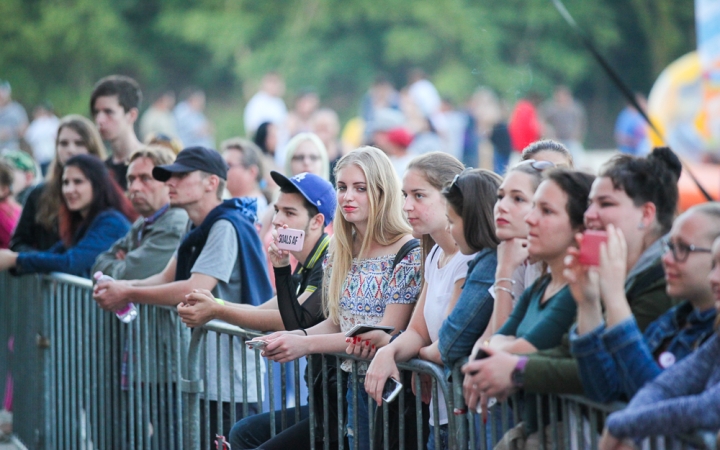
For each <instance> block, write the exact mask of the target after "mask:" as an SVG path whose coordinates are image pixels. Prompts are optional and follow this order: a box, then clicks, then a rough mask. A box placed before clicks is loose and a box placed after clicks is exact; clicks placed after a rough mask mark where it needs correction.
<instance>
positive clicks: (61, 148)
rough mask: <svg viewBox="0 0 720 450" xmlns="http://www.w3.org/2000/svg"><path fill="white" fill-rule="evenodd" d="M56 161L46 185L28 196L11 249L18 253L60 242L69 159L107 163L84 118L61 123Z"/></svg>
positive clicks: (94, 131) (93, 130)
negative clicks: (85, 158) (80, 157)
mask: <svg viewBox="0 0 720 450" xmlns="http://www.w3.org/2000/svg"><path fill="white" fill-rule="evenodd" d="M55 142H56V143H55V159H54V160H53V162H52V163H51V164H50V168H49V170H48V176H47V178H46V179H45V182H44V183H41V184H39V185H38V186H36V187H35V188H34V189H33V190H32V192H30V195H29V196H28V198H27V200H26V202H25V206H24V208H23V211H22V215H21V216H20V222H19V223H18V226H17V228H16V229H15V234H13V237H12V240H11V241H10V248H11V249H12V250H14V251H16V252H26V251H37V250H40V251H43V250H47V249H49V248H50V247H52V246H53V244H55V243H56V242H57V241H59V240H60V235H59V232H58V214H59V212H60V204H61V203H62V194H61V191H62V173H63V167H64V166H65V163H66V162H67V160H69V159H70V158H72V157H73V156H75V155H80V154H90V155H95V156H96V157H98V158H100V159H102V160H105V158H106V156H107V154H106V153H105V145H103V142H102V139H101V138H100V134H99V133H98V131H97V129H96V128H95V126H94V125H93V124H92V122H90V121H89V120H88V119H86V118H85V117H82V116H80V115H76V114H72V115H69V116H65V117H63V118H62V119H61V120H60V126H59V127H58V135H57V138H56V141H55Z"/></svg>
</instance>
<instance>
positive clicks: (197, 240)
mask: <svg viewBox="0 0 720 450" xmlns="http://www.w3.org/2000/svg"><path fill="white" fill-rule="evenodd" d="M152 173H153V177H154V178H155V179H157V180H160V181H164V182H165V183H166V184H167V186H168V188H169V190H170V205H171V206H177V207H180V208H183V209H184V210H185V211H187V213H188V216H189V217H190V222H191V225H192V226H191V229H190V232H189V233H188V234H187V235H186V236H185V238H184V239H183V241H182V242H181V243H180V246H179V247H178V249H177V251H176V252H175V255H174V256H173V257H172V258H171V259H170V262H169V263H168V265H167V266H166V267H165V269H164V270H163V271H162V272H160V273H159V274H157V275H153V276H151V277H149V278H145V279H144V280H130V281H111V282H103V283H99V284H98V285H97V286H96V287H95V292H94V298H95V300H96V301H97V302H98V304H99V305H100V306H101V307H102V308H104V309H107V310H111V311H117V310H119V309H122V308H124V307H125V306H126V305H127V304H128V303H129V302H136V303H148V304H154V305H168V306H175V305H177V304H178V303H181V302H183V301H185V296H186V295H187V294H188V293H190V292H192V291H193V289H207V290H210V291H212V293H213V296H215V297H218V298H224V299H226V301H228V302H240V301H242V302H244V303H248V304H251V305H256V306H257V305H260V304H262V303H263V302H265V301H267V300H268V299H269V298H271V297H272V289H271V287H270V281H269V279H268V276H267V272H266V271H265V257H264V254H263V251H262V244H261V243H260V239H259V238H258V236H257V232H256V231H255V227H254V225H253V224H254V222H255V202H254V200H250V199H230V200H226V201H222V200H221V196H222V193H223V190H224V188H225V180H226V177H227V165H226V164H225V161H223V159H222V157H221V156H220V154H219V153H217V152H216V151H214V150H209V149H207V148H204V147H191V148H186V149H185V150H183V151H181V152H180V153H179V154H178V156H177V159H176V160H175V162H174V163H173V164H168V165H163V166H156V167H155V168H154V169H153V172H152ZM240 249H242V252H241V251H240ZM103 289H105V291H104V292H101V291H102V290H103ZM222 337H223V339H221V345H220V349H219V350H220V351H218V349H216V340H217V339H216V335H215V333H213V332H208V334H207V371H206V377H205V379H206V390H205V392H206V393H207V394H206V395H207V398H208V399H209V400H210V401H211V406H210V425H211V430H213V431H214V430H217V429H218V426H217V422H218V421H219V420H222V421H223V428H224V432H227V431H229V428H230V426H231V425H232V424H231V423H230V405H231V403H230V401H231V399H230V394H229V393H230V384H229V380H228V379H227V377H224V378H222V382H221V384H222V398H221V399H218V386H217V360H218V359H219V360H220V361H221V362H224V363H225V364H227V361H229V354H230V345H229V340H228V339H227V336H222ZM241 345H242V344H241V342H240V339H235V340H233V353H234V354H235V355H236V356H235V358H234V361H235V368H234V371H233V372H234V374H235V376H234V391H235V398H234V399H233V400H234V401H235V402H238V403H235V407H236V409H235V411H236V415H237V417H242V410H243V404H242V403H241V402H248V403H250V405H249V411H250V412H256V405H255V403H256V402H259V401H262V399H261V398H258V395H257V390H258V387H257V385H256V383H257V381H260V382H262V381H261V380H256V379H255V377H253V376H249V377H248V378H247V379H246V380H245V381H246V383H245V384H246V386H247V392H248V395H247V397H245V396H244V395H243V380H242V374H243V373H248V374H254V373H256V370H255V358H254V355H252V354H251V353H248V358H246V359H245V360H244V361H243V358H242V357H241V356H240V355H241V351H242V349H241ZM243 365H244V367H243ZM245 370H247V372H245ZM260 371H261V373H262V372H264V365H263V366H262V367H261V369H260ZM223 373H227V368H226V371H224V372H223ZM218 400H221V401H222V405H223V417H222V419H218V418H217V417H216V413H217V406H216V405H213V403H216V402H217V401H218ZM253 410H255V411H253ZM203 423H204V421H203Z"/></svg>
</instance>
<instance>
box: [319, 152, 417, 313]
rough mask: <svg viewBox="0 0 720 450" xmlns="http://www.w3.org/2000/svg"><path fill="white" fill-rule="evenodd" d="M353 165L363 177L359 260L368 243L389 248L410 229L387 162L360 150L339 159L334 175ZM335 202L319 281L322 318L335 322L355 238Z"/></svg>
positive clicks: (397, 183)
mask: <svg viewBox="0 0 720 450" xmlns="http://www.w3.org/2000/svg"><path fill="white" fill-rule="evenodd" d="M350 165H355V166H357V167H358V168H359V169H360V170H362V172H363V174H365V181H366V186H367V193H368V223H367V231H366V232H365V236H363V241H362V244H361V246H360V252H359V254H358V257H363V256H365V255H366V254H367V252H368V250H369V249H370V245H371V243H372V242H375V243H377V244H379V245H382V246H388V245H392V244H393V243H395V242H397V241H398V240H400V239H401V238H402V237H403V236H405V235H407V234H410V232H412V229H411V228H410V226H409V225H408V223H407V221H406V220H405V216H404V214H403V211H402V194H401V189H400V181H399V180H398V177H397V175H396V174H395V170H394V169H393V166H392V163H391V162H390V159H389V158H388V157H387V155H385V153H384V152H383V151H382V150H379V149H377V148H375V147H361V148H358V149H357V150H353V151H352V152H350V153H348V154H347V155H345V156H343V157H342V158H341V159H340V161H338V163H337V166H335V176H336V178H337V174H338V173H339V172H340V171H341V170H342V169H344V168H346V167H348V166H350ZM340 208H341V206H340V204H339V203H338V205H337V209H336V212H335V222H334V231H335V235H334V237H333V241H332V243H331V244H330V249H329V254H328V260H329V262H330V267H332V270H331V271H330V277H325V279H324V281H323V306H324V310H325V316H326V317H329V318H330V319H332V321H333V322H334V323H336V324H337V323H339V319H340V297H341V296H342V293H343V290H344V287H345V281H346V279H347V275H348V273H349V272H350V266H351V265H352V259H353V251H352V249H353V240H354V238H355V236H356V235H357V230H356V228H355V225H354V224H352V223H350V222H348V221H347V220H345V217H343V215H342V213H341V210H340Z"/></svg>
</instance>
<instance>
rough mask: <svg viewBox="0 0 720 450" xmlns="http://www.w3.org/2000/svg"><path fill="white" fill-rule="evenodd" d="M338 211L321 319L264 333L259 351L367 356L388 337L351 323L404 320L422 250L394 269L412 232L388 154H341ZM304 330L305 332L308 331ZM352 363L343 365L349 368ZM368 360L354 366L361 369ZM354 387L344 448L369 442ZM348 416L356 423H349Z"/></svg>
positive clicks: (361, 399)
mask: <svg viewBox="0 0 720 450" xmlns="http://www.w3.org/2000/svg"><path fill="white" fill-rule="evenodd" d="M335 174H336V175H335V176H336V180H337V200H338V206H337V207H338V212H339V214H336V215H335V219H336V220H335V224H334V230H335V235H334V236H333V241H332V243H331V244H330V249H329V251H328V257H327V261H326V267H327V268H329V269H330V268H331V269H332V270H326V271H325V280H324V282H323V301H324V304H325V311H326V316H327V319H326V320H325V321H324V322H322V323H320V324H318V325H316V326H314V327H313V328H310V329H307V330H297V331H293V332H280V333H275V334H272V335H270V336H267V337H264V339H265V340H269V341H270V343H269V344H268V346H267V348H266V350H265V355H266V356H267V357H268V358H271V359H273V360H275V361H279V362H287V361H292V360H294V359H296V358H299V357H301V356H305V355H308V354H312V353H337V352H342V351H346V352H348V353H351V354H354V355H355V356H358V357H360V358H367V359H370V358H372V357H373V356H374V354H375V350H376V349H378V348H380V347H383V346H385V345H387V344H388V343H389V342H390V338H391V336H390V335H388V334H386V333H384V332H381V331H371V332H368V333H364V334H362V335H360V336H358V337H357V338H354V339H353V338H345V335H344V333H345V332H346V331H348V330H349V329H350V328H352V327H353V326H354V325H356V324H373V325H375V324H379V325H389V326H393V327H394V328H395V330H396V332H397V331H399V330H403V329H405V328H406V327H407V324H408V321H409V319H410V315H411V314H412V310H413V308H414V306H415V301H416V297H417V295H418V293H419V291H420V280H421V270H420V266H421V264H420V263H421V252H420V250H419V249H415V250H413V251H411V252H409V253H408V254H407V256H405V257H404V258H403V259H402V260H401V261H400V262H399V263H398V264H397V265H396V266H395V267H394V268H393V261H394V259H395V256H396V254H397V253H398V251H399V250H400V248H401V247H402V246H403V245H404V244H405V243H407V242H408V241H409V240H410V239H412V236H411V235H410V232H411V229H410V227H409V226H408V224H407V222H406V220H405V218H404V217H403V211H402V197H401V190H400V183H399V181H398V179H397V176H396V175H395V172H394V171H393V168H392V165H391V164H390V160H389V159H388V157H387V156H386V155H385V154H384V153H383V152H382V151H380V150H378V149H376V148H374V147H362V148H359V149H357V150H354V151H352V152H350V153H348V154H347V155H345V156H344V157H343V158H342V159H341V160H340V161H339V162H338V164H337V166H336V168H335ZM306 334H307V336H306ZM350 368H351V363H349V362H347V361H346V363H344V364H343V370H346V371H349V370H350ZM365 368H366V363H364V364H361V365H359V367H358V371H359V373H360V374H361V375H364V371H365ZM352 392H353V390H352V387H350V388H349V389H348V397H349V398H348V414H347V417H349V418H350V420H349V421H348V422H349V424H348V429H347V432H348V440H349V441H350V448H353V441H354V440H355V439H357V440H358V444H359V448H360V449H365V448H369V433H370V427H369V424H368V417H369V412H368V410H367V404H368V401H367V394H366V393H365V389H364V388H363V386H362V385H361V386H360V387H359V389H358V399H357V408H358V411H353V408H354V406H353V403H354V402H353V401H352V397H351V394H352ZM353 415H357V417H358V420H357V424H358V428H357V430H355V429H353V420H352V417H353Z"/></svg>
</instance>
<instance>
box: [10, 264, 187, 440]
mask: <svg viewBox="0 0 720 450" xmlns="http://www.w3.org/2000/svg"><path fill="white" fill-rule="evenodd" d="M0 311H2V312H3V314H2V319H0V320H2V322H1V323H2V325H3V326H2V329H1V330H0V339H2V345H1V346H0V347H2V348H3V351H2V352H0V376H1V377H2V379H3V380H4V378H5V375H6V374H7V373H10V374H11V375H12V379H13V381H14V395H13V401H12V403H13V404H12V406H13V432H14V434H15V435H16V436H17V437H18V438H19V439H20V440H21V441H22V442H23V443H24V444H25V445H27V446H28V447H29V448H31V449H184V448H187V447H186V446H185V445H184V442H183V430H182V423H183V422H182V420H181V418H182V417H183V416H184V414H183V409H182V402H181V396H180V390H179V389H178V388H177V386H178V384H179V380H180V373H181V369H182V364H183V363H184V361H185V355H186V346H187V345H186V343H187V341H188V340H189V338H184V337H183V336H187V335H188V331H187V329H186V327H185V326H184V325H183V324H182V323H181V322H180V321H179V320H178V319H177V315H176V314H175V312H174V311H173V310H172V309H170V308H161V307H153V306H145V305H139V316H138V318H137V319H136V320H135V321H133V322H132V323H131V324H129V325H126V324H123V323H121V322H120V321H119V320H118V319H117V318H116V317H115V315H114V314H112V313H109V312H105V311H103V310H101V309H100V308H99V307H98V306H97V304H96V303H95V302H94V301H93V300H92V285H91V282H90V280H87V279H84V278H78V277H75V276H71V275H66V274H51V275H26V276H22V277H11V276H9V275H8V274H7V272H4V273H0ZM10 336H14V344H15V345H14V353H13V354H12V355H10V354H9V353H8V352H7V351H6V349H7V345H6V342H7V340H8V338H9V337H10ZM0 392H2V390H0Z"/></svg>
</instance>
